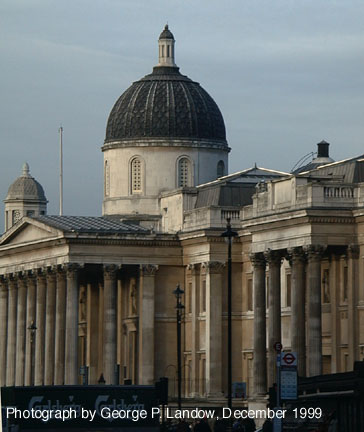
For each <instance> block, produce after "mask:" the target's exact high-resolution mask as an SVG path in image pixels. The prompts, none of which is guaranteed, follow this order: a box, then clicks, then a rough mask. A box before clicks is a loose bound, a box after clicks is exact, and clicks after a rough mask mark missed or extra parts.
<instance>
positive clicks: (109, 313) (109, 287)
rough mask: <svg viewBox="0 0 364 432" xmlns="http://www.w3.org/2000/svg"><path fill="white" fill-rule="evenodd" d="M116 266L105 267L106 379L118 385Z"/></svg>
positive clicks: (109, 382) (107, 382) (104, 349)
mask: <svg viewBox="0 0 364 432" xmlns="http://www.w3.org/2000/svg"><path fill="white" fill-rule="evenodd" d="M116 272H117V267H116V265H106V266H104V346H103V351H104V378H105V381H106V384H116V374H115V367H116V348H117V345H116V343H117V339H116Z"/></svg>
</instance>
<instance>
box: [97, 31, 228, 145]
mask: <svg viewBox="0 0 364 432" xmlns="http://www.w3.org/2000/svg"><path fill="white" fill-rule="evenodd" d="M165 32H169V33H170V31H169V30H168V28H166V29H165V30H163V32H162V33H161V36H160V39H159V44H160V51H159V52H160V54H159V63H158V66H156V67H154V69H153V72H152V73H151V74H149V75H146V76H145V77H144V78H142V79H140V80H139V81H136V82H134V83H133V84H132V85H131V86H130V87H129V88H128V89H127V90H126V91H125V92H124V93H123V94H122V95H121V96H120V98H119V99H118V100H117V102H116V103H115V105H114V107H113V109H112V110H111V113H110V115H109V119H108V123H107V128H106V138H105V144H106V143H108V142H113V141H119V140H130V139H138V138H139V139H146V138H170V139H173V138H174V139H197V140H199V139H202V140H210V141H211V140H212V141H218V144H220V145H221V144H222V145H226V146H227V143H226V133H225V124H224V119H223V117H222V114H221V112H220V110H219V108H218V106H217V105H216V103H215V101H214V100H213V99H212V97H211V96H210V95H209V94H208V93H207V92H206V91H205V90H204V89H203V88H202V87H201V86H200V84H199V83H197V82H195V81H192V80H191V79H189V78H188V77H187V76H184V75H182V74H181V73H180V72H179V68H178V67H176V66H170V65H171V64H172V65H174V49H173V48H174V47H173V46H172V47H171V49H169V48H170V47H169V46H168V44H170V43H173V44H174V40H173V41H171V42H170V41H169V40H166V41H165V42H163V40H164V39H163V38H162V35H164V34H167V33H165ZM170 34H171V35H172V33H170ZM172 38H173V35H172ZM164 43H165V44H166V45H165V46H164V47H163V44H164ZM163 48H166V49H165V51H163ZM163 53H165V54H163ZM166 53H167V54H166ZM168 56H169V57H168Z"/></svg>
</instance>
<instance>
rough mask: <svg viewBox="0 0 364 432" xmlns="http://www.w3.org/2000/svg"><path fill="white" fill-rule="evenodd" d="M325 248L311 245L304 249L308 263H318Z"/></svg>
mask: <svg viewBox="0 0 364 432" xmlns="http://www.w3.org/2000/svg"><path fill="white" fill-rule="evenodd" d="M325 249H326V247H325V246H323V245H319V244H316V245H315V244H311V245H307V246H305V247H304V251H305V252H306V254H307V259H308V261H320V260H321V258H322V256H323V254H324V252H325Z"/></svg>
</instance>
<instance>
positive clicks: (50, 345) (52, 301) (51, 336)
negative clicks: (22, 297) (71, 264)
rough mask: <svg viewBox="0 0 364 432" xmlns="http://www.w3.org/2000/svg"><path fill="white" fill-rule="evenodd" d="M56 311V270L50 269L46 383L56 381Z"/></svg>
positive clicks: (47, 309) (47, 310)
mask: <svg viewBox="0 0 364 432" xmlns="http://www.w3.org/2000/svg"><path fill="white" fill-rule="evenodd" d="M55 312H56V273H55V271H54V270H52V269H49V270H48V272H47V305H46V333H45V366H44V385H52V384H53V383H54V347H55ZM57 367H58V366H57Z"/></svg>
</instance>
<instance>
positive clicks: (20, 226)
mask: <svg viewBox="0 0 364 432" xmlns="http://www.w3.org/2000/svg"><path fill="white" fill-rule="evenodd" d="M59 236H62V231H61V230H58V229H56V228H54V227H51V226H49V225H47V224H45V223H42V222H39V221H36V220H33V219H32V218H28V217H24V218H23V219H21V220H20V221H19V222H18V223H17V224H16V225H14V226H13V227H11V228H10V229H9V230H8V231H6V232H5V233H4V234H3V236H2V237H1V238H0V246H8V245H9V246H11V245H20V244H27V243H34V242H38V241H43V240H47V239H49V240H50V239H54V238H57V237H59Z"/></svg>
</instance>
